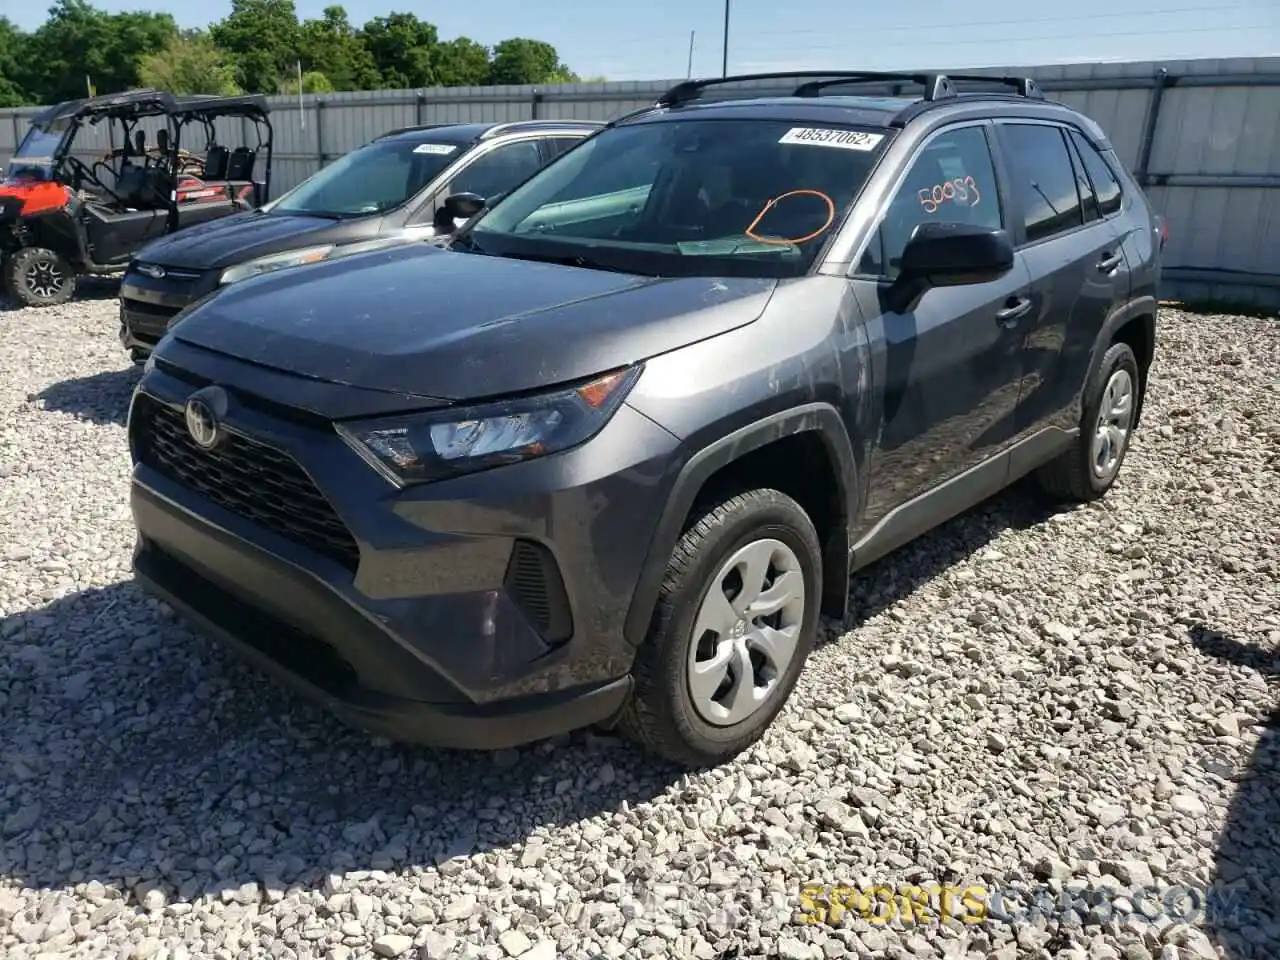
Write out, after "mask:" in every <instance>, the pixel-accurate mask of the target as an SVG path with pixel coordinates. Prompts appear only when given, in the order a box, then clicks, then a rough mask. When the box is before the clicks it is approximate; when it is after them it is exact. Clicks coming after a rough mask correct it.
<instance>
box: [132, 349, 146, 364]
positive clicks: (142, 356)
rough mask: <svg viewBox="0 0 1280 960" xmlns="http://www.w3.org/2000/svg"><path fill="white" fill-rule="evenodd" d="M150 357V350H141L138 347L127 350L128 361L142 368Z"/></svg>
mask: <svg viewBox="0 0 1280 960" xmlns="http://www.w3.org/2000/svg"><path fill="white" fill-rule="evenodd" d="M149 356H151V351H150V350H143V349H141V348H140V347H132V348H130V350H129V359H130V360H132V361H133V362H134V363H136V364H137V365H138V366H142V365H143V364H145V363H146V362H147V357H149Z"/></svg>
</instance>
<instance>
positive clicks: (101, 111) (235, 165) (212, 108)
mask: <svg viewBox="0 0 1280 960" xmlns="http://www.w3.org/2000/svg"><path fill="white" fill-rule="evenodd" d="M157 117H163V118H164V119H165V123H164V126H162V127H161V128H160V130H159V131H157V133H156V144H155V147H154V148H148V147H147V145H146V140H145V132H144V131H141V130H139V129H138V127H139V125H140V124H141V123H142V122H143V121H144V120H147V119H151V118H157ZM224 117H225V118H240V119H241V121H242V123H245V122H247V123H252V124H253V126H254V132H255V136H256V141H257V142H256V145H255V146H253V147H249V146H240V147H237V148H236V149H234V150H228V149H227V148H226V147H225V146H221V145H220V144H218V142H217V125H216V121H217V120H218V119H220V118H224ZM104 120H105V121H107V122H108V123H110V124H111V127H110V131H111V132H110V139H111V148H110V149H109V150H108V151H107V152H106V153H105V154H103V155H102V156H100V157H99V158H98V159H97V160H96V161H95V162H94V163H92V164H86V163H85V162H84V161H82V160H81V159H80V158H79V157H77V156H75V154H74V152H73V151H74V145H75V142H76V137H77V135H78V134H79V132H80V130H81V129H83V128H85V127H96V126H97V125H98V124H100V123H102V122H103V121H104ZM63 121H69V122H68V123H67V127H66V130H65V131H64V132H63V134H62V138H61V140H60V141H59V143H58V146H57V149H56V150H55V151H54V154H53V156H52V157H51V158H49V159H50V160H51V164H50V166H51V170H52V174H53V179H55V180H58V181H59V182H62V183H66V184H67V185H69V186H71V187H73V188H75V189H82V188H84V187H86V186H87V187H88V188H89V189H90V190H92V191H93V192H97V193H101V194H103V195H104V197H105V198H109V199H110V200H112V201H114V202H115V203H117V204H119V205H120V206H121V207H126V208H127V207H147V206H150V207H153V208H154V207H161V206H163V207H167V209H168V213H169V229H171V230H172V229H176V228H177V223H178V201H179V198H178V191H177V190H176V189H174V184H175V183H176V181H177V179H178V178H180V177H181V176H183V175H186V176H193V177H198V178H200V179H201V180H214V181H248V182H250V183H253V184H254V187H255V190H254V192H255V194H257V196H255V201H256V203H258V204H261V203H265V202H266V200H267V199H268V198H269V197H270V190H271V159H272V152H273V147H274V131H273V128H272V126H271V116H270V108H269V107H268V106H267V101H266V98H265V97H263V96H260V95H256V94H253V95H246V96H236V97H218V96H183V97H177V96H174V95H173V94H171V93H167V92H165V91H162V90H131V91H129V92H127V93H118V94H109V95H106V96H100V97H90V98H87V99H82V100H69V101H67V102H65V103H59V104H55V105H54V106H51V107H47V108H46V109H44V110H42V111H41V112H40V113H38V114H36V115H35V116H34V117H33V118H32V119H31V128H32V130H40V131H42V132H46V133H47V132H50V131H51V129H52V128H53V127H54V126H55V125H57V124H59V123H61V122H63ZM117 126H118V127H119V129H120V133H121V137H122V142H121V145H120V146H119V147H117V146H116V145H115V130H116V127H117ZM193 127H194V128H198V129H200V130H201V131H202V132H203V134H204V136H203V141H204V142H203V143H202V144H200V146H199V148H198V150H190V149H186V148H185V147H184V144H183V140H184V134H188V136H190V134H189V133H188V130H189V128H193ZM28 135H30V134H28ZM246 140H247V138H246ZM19 150H21V147H19ZM263 151H265V153H266V157H265V164H264V175H263V179H262V181H261V182H260V183H261V187H260V188H259V187H258V183H259V181H254V180H253V168H254V166H255V163H256V160H257V157H258V155H259V154H260V153H262V152H263ZM103 174H108V175H109V176H105V177H104V176H103ZM162 180H167V181H168V183H167V184H165V183H161V181H162ZM108 181H110V182H108ZM162 200H163V202H161V201H162Z"/></svg>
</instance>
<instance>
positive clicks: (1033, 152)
mask: <svg viewBox="0 0 1280 960" xmlns="http://www.w3.org/2000/svg"><path fill="white" fill-rule="evenodd" d="M997 126H998V129H999V130H1000V140H1001V143H1002V145H1003V146H1004V154H1005V159H1006V161H1007V162H1008V166H1009V173H1010V176H1011V178H1012V180H1013V192H1014V196H1015V197H1016V199H1017V202H1018V206H1019V207H1020V208H1021V210H1022V224H1023V227H1024V229H1025V230H1026V242H1027V243H1036V242H1038V241H1040V240H1047V239H1049V238H1050V237H1054V236H1057V235H1058V234H1061V233H1066V232H1067V231H1069V230H1073V229H1075V228H1076V227H1080V226H1083V225H1084V222H1085V221H1084V206H1083V204H1082V202H1081V199H1080V191H1079V188H1078V186H1077V184H1076V173H1075V168H1074V167H1073V166H1072V165H1071V154H1069V153H1068V152H1067V142H1066V140H1064V139H1063V132H1064V131H1063V130H1062V128H1061V127H1056V126H1050V125H1048V124H1043V123H1010V122H1001V123H1000V124H998V125H997Z"/></svg>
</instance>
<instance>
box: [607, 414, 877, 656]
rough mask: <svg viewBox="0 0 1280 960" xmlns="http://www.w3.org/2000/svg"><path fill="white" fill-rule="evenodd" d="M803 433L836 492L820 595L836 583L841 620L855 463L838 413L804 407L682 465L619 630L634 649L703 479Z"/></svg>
mask: <svg viewBox="0 0 1280 960" xmlns="http://www.w3.org/2000/svg"><path fill="white" fill-rule="evenodd" d="M805 432H813V433H817V434H818V435H819V436H820V437H821V439H822V441H823V444H824V446H825V447H826V449H827V453H828V455H829V456H830V457H831V459H832V462H833V463H834V464H835V467H836V476H835V477H834V480H835V482H836V484H837V487H838V489H839V495H840V499H839V502H840V504H841V506H842V507H843V514H844V517H843V519H844V523H843V530H841V531H839V532H838V535H837V539H838V540H839V542H840V545H841V547H842V549H838V550H833V551H829V552H830V553H832V554H833V555H832V556H829V557H824V563H826V564H831V563H833V561H834V562H836V563H839V565H840V566H839V568H838V569H835V570H825V571H824V573H825V576H824V580H825V581H826V585H827V586H826V589H824V594H826V593H827V592H828V591H829V590H830V589H831V587H830V585H831V584H834V583H839V584H840V588H841V593H840V597H839V598H838V600H839V606H840V610H841V614H842V615H843V611H844V609H845V606H846V604H847V602H848V578H849V574H848V566H849V533H848V524H849V518H850V517H851V516H852V511H853V506H854V503H855V502H856V499H857V495H856V491H857V483H856V478H857V461H856V460H855V458H854V453H853V444H852V442H851V441H850V438H849V433H848V431H847V430H846V428H845V424H844V419H843V418H842V417H841V416H840V413H839V411H838V410H836V408H835V407H833V406H832V405H831V404H829V403H820V402H817V403H807V404H803V405H801V406H798V407H792V408H790V409H788V410H783V411H780V412H779V413H775V414H771V415H770V416H768V417H764V418H763V419H761V420H757V421H755V422H754V423H749V424H747V425H746V426H745V427H741V428H739V429H737V430H735V431H733V432H732V433H730V434H728V435H727V436H724V437H721V438H720V439H718V440H716V441H714V442H713V443H710V444H708V445H707V446H705V447H703V448H702V449H700V450H698V451H697V452H696V453H694V454H693V455H692V456H691V457H689V459H688V460H686V461H685V463H684V466H683V467H681V469H680V472H679V474H678V475H677V476H676V479H675V482H674V483H673V484H672V488H671V494H670V496H669V497H668V498H667V502H666V506H665V507H664V508H663V510H662V515H661V516H660V517H659V519H658V524H657V526H656V527H655V529H654V533H653V537H652V538H651V539H650V541H649V550H648V552H647V554H646V555H645V560H644V565H643V566H642V567H641V569H640V578H639V580H638V581H637V583H636V589H635V592H634V593H633V594H632V596H631V606H630V607H629V608H628V610H627V618H626V621H625V622H624V625H623V634H624V636H625V637H626V639H627V641H628V642H629V643H631V644H632V645H633V646H639V645H640V644H641V643H642V642H643V641H644V638H645V636H646V635H647V634H648V632H649V623H650V619H651V618H652V616H653V609H654V605H655V604H656V603H657V601H658V593H659V591H660V590H661V589H662V579H663V575H664V573H665V571H666V567H667V562H668V560H669V559H670V557H671V553H672V551H673V550H674V549H675V546H676V544H677V543H678V542H679V540H680V537H681V536H682V535H683V529H682V528H683V525H684V520H685V517H687V516H688V514H689V511H690V509H692V507H693V505H694V504H695V502H696V501H697V499H698V495H699V493H701V491H702V489H703V486H704V485H705V484H706V482H707V480H708V479H710V477H711V476H712V475H713V474H714V473H715V472H716V471H717V470H719V469H721V468H722V467H724V466H727V465H728V464H730V463H732V462H733V461H735V460H737V459H739V458H741V457H743V456H745V455H746V454H748V453H751V452H752V451H754V450H758V449H760V448H761V447H764V446H766V445H767V444H770V443H773V442H774V441H777V440H781V439H783V438H785V437H789V436H793V435H795V434H799V433H805ZM839 534H842V535H839ZM829 601H830V598H829V597H825V596H824V604H823V606H824V607H826V606H828V605H829Z"/></svg>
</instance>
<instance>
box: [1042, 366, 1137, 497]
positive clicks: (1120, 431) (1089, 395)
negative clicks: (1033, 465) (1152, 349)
mask: <svg viewBox="0 0 1280 960" xmlns="http://www.w3.org/2000/svg"><path fill="white" fill-rule="evenodd" d="M1142 384H1143V382H1142V374H1141V373H1140V372H1139V370H1138V361H1137V358H1135V357H1134V355H1133V350H1132V349H1130V347H1129V345H1128V344H1125V343H1114V344H1112V345H1111V347H1110V348H1109V349H1108V350H1107V352H1106V353H1105V354H1104V355H1103V357H1102V362H1101V363H1099V364H1098V369H1097V370H1096V371H1095V372H1094V375H1093V376H1092V377H1091V378H1090V381H1089V385H1088V387H1087V388H1086V390H1085V394H1084V405H1083V406H1084V409H1083V411H1082V413H1081V418H1080V433H1079V435H1078V436H1077V437H1076V441H1075V443H1073V444H1072V446H1071V447H1070V448H1069V449H1068V450H1067V451H1066V452H1065V453H1063V454H1061V455H1060V456H1059V457H1058V458H1057V459H1055V460H1052V461H1050V462H1049V463H1047V464H1045V465H1044V466H1043V467H1041V468H1040V469H1039V470H1038V471H1036V473H1035V479H1036V481H1037V482H1038V483H1039V485H1040V488H1041V490H1043V491H1044V492H1045V493H1046V494H1048V495H1049V496H1050V497H1052V498H1053V499H1055V500H1059V501H1065V502H1076V503H1088V502H1089V501H1091V500H1097V499H1099V498H1100V497H1103V496H1105V495H1106V493H1107V491H1108V490H1110V489H1111V487H1112V485H1113V484H1115V482H1116V477H1117V476H1118V475H1119V473H1120V465H1121V464H1122V463H1124V457H1125V454H1126V453H1128V451H1129V443H1130V441H1131V440H1132V438H1133V427H1134V423H1135V421H1136V419H1137V411H1138V405H1139V404H1140V403H1141V392H1140V391H1141V390H1142Z"/></svg>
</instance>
